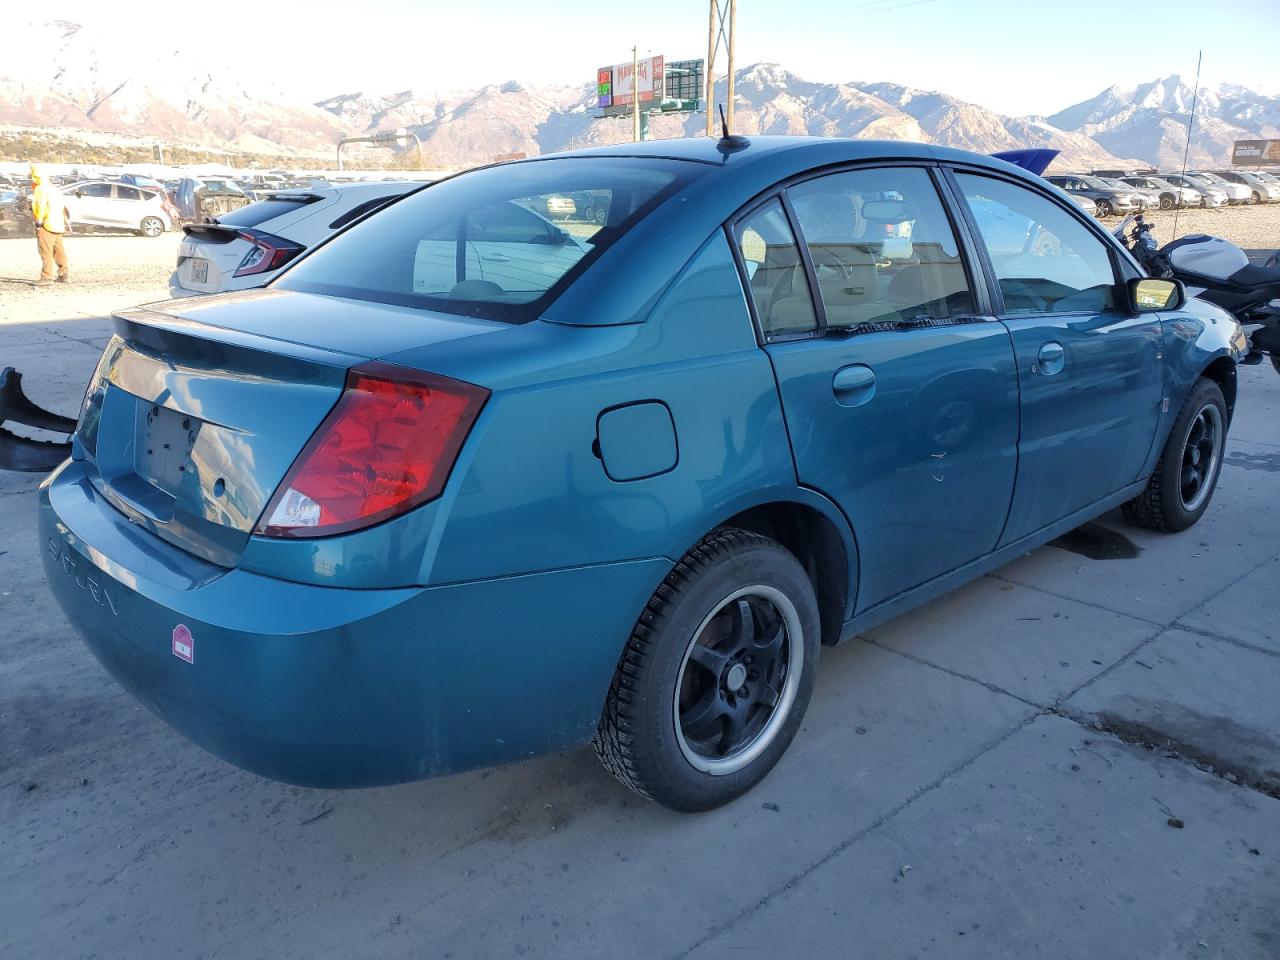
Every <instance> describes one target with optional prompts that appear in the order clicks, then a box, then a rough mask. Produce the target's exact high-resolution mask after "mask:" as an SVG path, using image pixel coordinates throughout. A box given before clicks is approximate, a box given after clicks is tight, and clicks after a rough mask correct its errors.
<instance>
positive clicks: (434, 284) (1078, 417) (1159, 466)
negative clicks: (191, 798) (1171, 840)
mask: <svg viewBox="0 0 1280 960" xmlns="http://www.w3.org/2000/svg"><path fill="white" fill-rule="evenodd" d="M586 190H590V191H599V192H600V193H607V195H608V196H609V197H610V209H609V211H608V216H607V217H606V223H607V224H608V225H607V226H605V227H600V228H597V229H596V230H595V231H594V233H593V234H591V235H589V236H586V235H585V234H587V231H586V230H581V229H580V230H578V231H575V233H577V234H580V236H576V237H570V236H568V235H567V233H566V232H565V231H563V230H561V229H560V228H559V227H558V226H557V225H556V224H552V223H549V222H548V221H547V220H546V219H545V218H544V217H541V216H539V215H537V214H536V210H537V209H538V206H539V204H540V203H542V202H543V201H545V199H546V198H548V197H551V196H563V195H571V194H574V193H577V192H579V191H586ZM531 213H532V214H533V217H532V218H531V217H530V216H529V214H531ZM548 228H550V229H548ZM580 241H582V242H580ZM438 244H444V245H446V247H452V254H453V256H452V269H448V268H447V267H445V268H442V264H441V263H439V262H438V259H437V257H436V256H435V252H436V248H435V246H434V245H438ZM113 323H114V335H113V336H112V338H111V340H110V341H109V342H108V344H107V346H106V349H105V351H104V353H103V355H102V358H101V360H100V361H99V363H98V367H97V371H96V373H95V374H94V376H93V379H92V381H91V382H90V384H89V386H88V390H87V392H86V395H85V402H84V409H83V413H82V415H81V417H80V420H79V425H78V427H77V430H76V434H75V439H74V445H73V454H72V457H71V458H70V459H69V460H67V461H66V462H65V463H63V464H62V465H61V466H60V467H58V468H57V469H56V470H55V471H54V472H53V473H52V474H51V475H50V476H49V477H48V478H46V479H45V480H44V481H43V483H42V484H41V487H40V491H39V502H40V508H39V511H40V521H39V534H38V536H39V544H40V551H39V552H40V554H41V556H42V557H43V561H44V565H45V570H46V574H47V577H48V579H49V582H50V585H51V587H52V589H53V592H54V594H55V596H56V597H57V599H58V601H59V603H60V604H61V606H62V608H63V609H64V610H65V611H66V614H67V616H68V617H69V619H70V621H71V623H73V624H74V625H75V627H76V629H78V630H79V631H80V632H81V633H82V634H83V635H84V637H85V639H86V641H87V642H88V644H89V646H90V648H91V649H92V650H93V651H94V653H95V654H96V656H97V657H98V658H99V659H101V660H102V662H103V663H104V664H105V665H106V667H107V668H108V670H109V671H110V672H111V673H112V674H113V675H114V676H115V678H116V679H117V680H118V681H119V682H121V683H122V684H123V685H124V686H125V687H126V688H127V689H129V690H130V691H132V692H133V693H134V694H135V695H136V696H137V697H138V698H139V699H140V700H141V701H142V702H143V703H144V704H146V705H147V706H148V707H149V708H151V709H153V710H155V711H156V712H157V713H158V714H159V715H160V716H162V717H163V718H164V719H165V720H166V721H168V722H169V723H171V724H172V725H174V726H175V727H177V728H178V729H180V730H181V731H183V732H185V733H186V734H187V735H188V736H190V737H191V738H192V739H194V740H195V741H196V742H198V743H200V744H202V745H203V746H205V747H207V748H208V749H209V750H211V751H213V752H214V753H216V754H218V755H220V756H222V757H225V758H227V759H228V760H231V761H232V762H235V763H237V764H240V765H241V766H244V767H247V768H249V769H252V770H255V771H257V772H259V773H261V774H263V775H265V776H269V777H274V778H277V779H281V780H286V781H292V782H296V783H302V784H310V785H316V786H325V787H337V786H347V787H352V786H361V785H372V784H384V783H393V782H398V781H405V780H413V779H419V778H422V777H429V776H437V775H441V774H446V773H449V772H451V771H458V770H465V769H468V768H473V767H478V766H485V765H491V764H496V763H502V762H506V761H514V760H523V759H525V758H528V757H531V756H535V755H538V754H542V753H546V752H549V751H558V750H563V749H567V748H570V747H574V746H577V745H580V744H585V743H587V742H589V741H592V740H594V743H595V747H596V750H597V752H598V753H599V755H600V757H601V759H602V760H603V762H604V764H605V765H606V767H608V769H610V770H611V771H612V772H613V773H614V774H616V775H617V777H618V778H619V779H620V780H621V781H622V782H623V783H625V784H626V785H627V786H629V787H631V788H633V789H635V790H637V791H638V792H640V793H641V794H643V795H645V796H647V797H650V798H652V799H654V800H657V801H658V802H660V803H663V804H666V805H667V806H669V807H672V808H674V809H678V810H703V809H707V808H710V807H714V806H716V805H718V804H721V803H724V802H726V801H728V800H730V799H732V798H734V797H736V796H738V795H740V794H742V793H743V792H745V791H746V790H748V789H749V788H750V787H751V786H752V785H754V784H755V783H757V782H758V781H759V780H760V779H761V778H762V777H764V776H765V775H766V773H767V772H768V771H769V770H770V769H771V768H772V767H773V766H774V764H775V763H777V761H778V759H779V758H780V757H781V756H782V755H783V753H784V751H785V750H786V749H787V747H788V745H789V744H790V742H791V741H792V739H793V738H794V737H795V736H796V735H797V733H798V732H799V731H800V725H801V722H802V720H803V718H804V713H805V708H806V706H807V705H808V702H809V699H810V694H811V692H812V690H813V685H814V681H815V678H816V675H817V669H818V661H819V650H820V647H821V645H823V644H835V643H838V642H840V641H842V640H849V639H851V638H853V637H856V636H858V635H860V634H862V633H863V632H864V631H866V630H867V629H869V628H870V627H872V626H874V625H875V624H877V623H880V622H882V621H884V620H887V619H889V618H890V617H893V616H895V615H896V614H899V613H901V612H903V611H905V610H908V609H910V608H912V607H914V606H917V605H918V604H921V603H923V602H925V601H926V600H929V599H931V598H933V597H936V596H938V595H940V594H942V593H944V592H945V591H947V590H949V589H951V588H953V587H955V586H958V585H959V584H961V583H964V582H966V581H968V580H972V579H974V578H976V577H979V576H981V575H983V574H984V573H986V572H988V571H990V570H993V569H995V568H996V567H998V566H999V565H1000V564H1002V563H1005V562H1007V561H1009V560H1012V559H1014V558H1016V557H1020V556H1022V555H1023V554H1025V553H1026V552H1027V551H1028V550H1030V549H1032V548H1034V547H1036V546H1038V545H1040V544H1043V543H1045V542H1047V541H1049V540H1050V539H1052V538H1054V537H1057V536H1060V535H1061V534H1063V533H1065V532H1067V531H1069V530H1071V529H1072V528H1074V527H1076V526H1078V525H1080V524H1082V523H1084V522H1086V521H1088V520H1089V519H1091V518H1093V517H1096V516H1098V515H1100V514H1102V513H1103V512H1105V511H1108V510H1111V509H1113V508H1116V507H1122V506H1123V507H1124V510H1125V513H1126V515H1127V516H1128V517H1129V518H1130V519H1131V520H1133V521H1134V522H1136V523H1139V524H1142V525H1145V526H1148V527H1151V528H1154V529H1160V530H1169V531H1174V530H1181V529H1184V528H1186V527H1188V526H1190V525H1191V524H1193V523H1195V522H1196V520H1197V519H1198V518H1199V517H1200V516H1201V515H1202V514H1203V512H1204V510H1205V509H1206V508H1207V506H1208V504H1209V501H1210V498H1211V497H1212V496H1213V491H1214V487H1215V484H1216V482H1217V480H1218V473H1219V468H1220V465H1221V463H1222V457H1223V444H1224V439H1225V435H1226V431H1227V428H1228V425H1229V423H1230V420H1231V412H1232V409H1233V405H1234V402H1235V396H1236V363H1237V360H1238V359H1240V358H1242V357H1243V356H1244V349H1245V345H1244V334H1243V331H1242V330H1241V328H1240V326H1239V324H1238V323H1236V322H1235V321H1234V320H1233V319H1231V317H1230V316H1229V315H1228V314H1227V313H1225V312H1223V311H1222V310H1220V309H1218V308H1217V307H1214V306H1212V305H1211V304H1207V303H1204V302H1202V301H1197V300H1194V299H1193V300H1187V299H1186V297H1185V293H1184V291H1183V289H1182V287H1181V286H1180V285H1179V284H1178V283H1177V282H1175V281H1169V280H1160V279H1152V278H1150V277H1147V276H1145V275H1144V273H1143V272H1142V271H1141V269H1140V268H1139V267H1138V265H1137V264H1136V262H1135V261H1134V260H1133V259H1132V258H1131V257H1130V256H1129V254H1128V252H1127V251H1126V250H1125V249H1124V248H1123V247H1122V246H1121V245H1120V244H1119V243H1118V242H1117V241H1116V240H1115V238H1113V237H1112V236H1111V235H1110V234H1108V232H1107V231H1106V230H1105V229H1103V228H1102V227H1101V225H1100V224H1098V223H1097V222H1096V221H1094V220H1092V219H1091V218H1089V217H1087V216H1085V215H1084V214H1082V213H1081V212H1080V211H1079V210H1078V209H1077V208H1076V206H1075V205H1074V204H1072V203H1070V202H1069V201H1068V200H1067V199H1066V198H1065V197H1063V196H1062V195H1061V194H1060V193H1059V192H1058V191H1057V190H1053V189H1051V188H1050V187H1049V186H1048V185H1046V184H1045V183H1044V181H1042V180H1040V179H1039V178H1038V177H1036V176H1034V175H1032V174H1030V173H1028V172H1026V171H1023V170H1020V169H1018V168H1016V167H1014V166H1012V165H1010V164H1006V163H1002V162H1001V161H998V160H994V159H991V158H989V157H984V156H980V155H977V154H972V153H968V152H964V151H959V150H952V149H947V148H943V147H938V146H934V145H923V144H913V143H906V142H898V141H893V142H890V141H883V142H877V141H860V140H847V139H830V140H827V139H798V138H789V137H788V138H772V137H759V138H753V139H752V140H751V141H749V142H744V141H743V140H742V139H737V138H735V139H734V140H732V141H716V140H713V139H710V138H701V137H699V138H689V139H686V140H667V141H662V142H659V143H637V144H631V143H628V144H623V145H618V146H615V147H606V148H599V149H594V150H586V151H581V152H576V153H564V154H557V155H554V156H551V157H545V158H539V159H537V160H529V161H517V162H512V163H504V164H498V165H494V166H491V167H484V168H480V169H476V170H472V171H469V172H466V173H463V174H460V175H458V176H456V177H452V178H450V179H447V180H444V181H441V182H440V183H437V184H435V185H433V186H431V187H430V188H428V189H425V190H420V191H418V192H416V193H414V194H412V195H410V196H407V197H404V198H403V199H401V200H400V201H398V202H396V203H394V204H392V205H391V206H389V207H387V208H386V209H384V210H381V211H379V212H378V213H377V214H375V215H374V216H372V217H370V218H368V219H366V220H363V221H361V222H358V223H356V224H354V225H352V226H351V227H350V228H348V229H347V230H344V231H342V232H341V233H339V234H338V235H336V236H334V237H333V238H332V239H331V240H330V241H329V242H327V243H324V244H322V245H320V246H317V247H315V248H314V249H313V250H312V251H311V252H310V253H308V254H306V255H305V256H303V257H301V258H299V259H298V260H297V261H296V262H295V263H294V264H292V265H291V266H290V267H289V268H288V269H287V270H285V271H284V272H283V273H282V274H281V275H280V276H279V277H277V278H276V279H275V280H274V281H272V282H271V283H270V284H268V285H267V286H266V287H265V288H263V289H258V290H252V291H243V292H239V293H230V294H225V295H222V296H219V297H210V298H204V299H202V300H195V301H193V300H174V301H167V302H164V303H159V304H151V305H148V306H145V307H138V308H134V309H130V310H125V311H122V312H120V313H118V314H117V315H116V317H115V319H114V321H113ZM1152 562H1156V561H1152ZM807 736H809V737H810V743H809V744H808V746H809V747H810V748H811V749H821V739H822V738H821V731H820V730H812V731H810V732H809V733H808V734H807ZM139 762H140V763H145V762H146V760H145V758H142V757H140V758H139Z"/></svg>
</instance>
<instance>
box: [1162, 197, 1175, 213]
mask: <svg viewBox="0 0 1280 960" xmlns="http://www.w3.org/2000/svg"><path fill="white" fill-rule="evenodd" d="M1173 206H1174V199H1173V197H1172V196H1171V195H1170V194H1167V193H1165V194H1161V196H1160V209H1161V210H1172V209H1173Z"/></svg>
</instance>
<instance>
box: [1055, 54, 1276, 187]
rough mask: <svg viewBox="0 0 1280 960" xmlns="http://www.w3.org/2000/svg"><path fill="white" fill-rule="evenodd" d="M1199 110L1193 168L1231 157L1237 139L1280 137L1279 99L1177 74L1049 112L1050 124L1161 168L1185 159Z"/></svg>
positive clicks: (1191, 159)
mask: <svg viewBox="0 0 1280 960" xmlns="http://www.w3.org/2000/svg"><path fill="white" fill-rule="evenodd" d="M1193 104H1194V108H1195V123H1194V125H1193V126H1192V133H1191V145H1190V150H1189V152H1188V160H1189V162H1190V163H1191V164H1192V165H1193V166H1198V165H1205V164H1220V163H1225V162H1228V161H1229V160H1230V156H1231V145H1232V142H1233V141H1235V140H1248V139H1254V138H1264V137H1276V136H1280V97H1268V96H1264V95H1263V94H1259V93H1256V92H1255V91H1252V90H1249V89H1247V88H1245V87H1242V86H1239V85H1237V84H1222V85H1221V86H1219V87H1217V88H1208V89H1202V90H1200V91H1199V93H1198V94H1197V93H1196V91H1195V90H1194V88H1193V87H1192V86H1189V85H1188V84H1187V83H1185V82H1184V81H1183V80H1182V78H1181V77H1179V76H1177V75H1174V76H1168V77H1160V78H1158V79H1156V80H1153V81H1151V82H1150V83H1144V84H1141V85H1139V86H1137V87H1135V88H1134V89H1132V90H1122V89H1120V88H1119V87H1110V88H1108V89H1106V90H1104V91H1102V92H1101V93H1100V94H1098V95H1097V96H1096V97H1092V98H1090V99H1088V100H1085V101H1082V102H1081V103H1077V104H1075V105H1073V106H1070V107H1067V108H1066V109H1065V110H1061V111H1059V112H1058V113H1055V114H1053V115H1052V116H1050V117H1049V118H1048V119H1049V122H1050V123H1052V124H1054V125H1055V126H1057V127H1061V128H1062V129H1064V130H1069V131H1072V132H1074V133H1079V134H1083V135H1084V136H1086V137H1089V138H1090V139H1092V140H1094V141H1096V142H1097V143H1099V144H1101V145H1102V146H1103V147H1105V148H1106V149H1107V150H1110V151H1111V152H1112V153H1114V154H1117V155H1119V156H1132V157H1140V158H1141V159H1143V160H1145V161H1147V162H1148V163H1154V164H1157V165H1159V166H1175V165H1178V164H1180V163H1181V162H1182V156H1183V152H1184V151H1185V150H1186V149H1187V121H1188V120H1189V119H1190V117H1191V111H1192V106H1193Z"/></svg>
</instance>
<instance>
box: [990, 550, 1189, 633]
mask: <svg viewBox="0 0 1280 960" xmlns="http://www.w3.org/2000/svg"><path fill="white" fill-rule="evenodd" d="M1046 546H1047V544H1046ZM1040 549H1043V548H1040ZM987 576H988V577H990V578H991V579H992V580H999V581H1000V582H1001V583H1008V584H1012V585H1013V586H1015V587H1022V588H1024V589H1026V590H1034V591H1036V592H1037V593H1043V594H1044V595H1045V596H1048V597H1054V598H1056V599H1058V600H1065V601H1066V602H1067V603H1078V604H1079V605H1080V606H1082V607H1092V608H1093V609H1094V610H1101V611H1103V612H1104V613H1114V614H1116V615H1117V616H1121V617H1128V618H1129V619H1130V620H1137V621H1139V622H1140V623H1149V624H1151V625H1152V626H1153V627H1167V626H1168V624H1167V623H1162V622H1161V621H1159V620H1152V619H1151V618H1150V617H1140V616H1138V615H1137V614H1136V613H1132V612H1131V611H1128V610H1117V609H1116V608H1115V607H1108V606H1107V605H1106V604H1102V603H1095V602H1094V601H1092V600H1081V599H1080V598H1079V597H1069V596H1067V595H1066V594H1065V593H1056V592H1054V591H1053V590H1047V589H1045V588H1044V587H1039V586H1036V585H1035V584H1034V583H1023V582H1022V581H1021V580H1010V579H1009V578H1008V577H1002V576H1000V575H999V574H998V573H989V574H987Z"/></svg>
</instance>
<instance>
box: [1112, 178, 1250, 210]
mask: <svg viewBox="0 0 1280 960" xmlns="http://www.w3.org/2000/svg"><path fill="white" fill-rule="evenodd" d="M1120 179H1121V180H1122V181H1124V182H1125V183H1127V184H1129V185H1130V186H1132V187H1140V188H1142V189H1143V190H1148V191H1152V192H1154V193H1155V194H1156V196H1157V197H1158V198H1159V200H1160V209H1161V210H1172V209H1173V208H1174V207H1198V206H1200V205H1201V201H1202V200H1203V199H1204V194H1202V193H1201V192H1200V191H1199V190H1196V189H1195V188H1193V187H1180V186H1178V185H1177V184H1173V183H1170V182H1169V181H1168V180H1162V179H1161V178H1160V177H1152V176H1132V177H1121V178H1120ZM1222 202H1223V203H1226V202H1227V200H1226V197H1225V196H1224V197H1223V198H1222Z"/></svg>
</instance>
